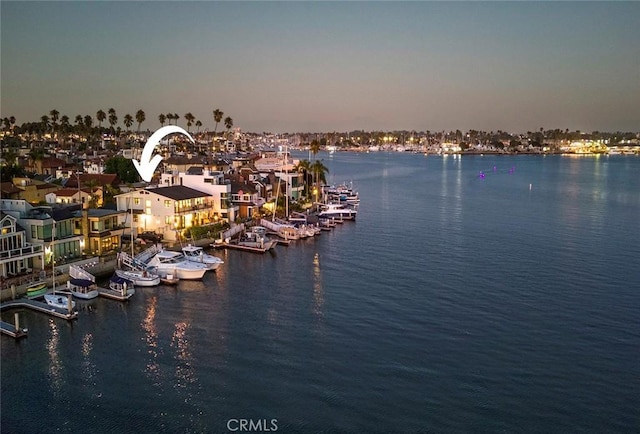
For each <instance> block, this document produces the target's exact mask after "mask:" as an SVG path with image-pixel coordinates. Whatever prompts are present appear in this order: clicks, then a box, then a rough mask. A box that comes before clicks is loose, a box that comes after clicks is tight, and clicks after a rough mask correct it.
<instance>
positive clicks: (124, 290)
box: [103, 274, 136, 300]
mask: <svg viewBox="0 0 640 434" xmlns="http://www.w3.org/2000/svg"><path fill="white" fill-rule="evenodd" d="M103 292H106V293H108V294H111V295H112V296H114V297H117V298H119V299H121V300H127V299H129V298H131V296H133V294H135V293H136V290H135V289H134V283H133V282H132V281H131V280H129V279H125V278H123V277H120V276H118V275H117V274H114V275H113V276H111V279H109V288H108V289H103Z"/></svg>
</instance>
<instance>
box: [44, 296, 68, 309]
mask: <svg viewBox="0 0 640 434" xmlns="http://www.w3.org/2000/svg"><path fill="white" fill-rule="evenodd" d="M44 301H46V302H47V304H48V305H49V306H52V307H57V308H59V309H68V308H69V300H68V299H67V297H66V296H62V295H58V294H45V295H44ZM75 307H76V302H75V301H73V300H71V309H73V308H75Z"/></svg>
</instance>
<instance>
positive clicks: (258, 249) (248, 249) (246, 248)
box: [220, 242, 273, 253]
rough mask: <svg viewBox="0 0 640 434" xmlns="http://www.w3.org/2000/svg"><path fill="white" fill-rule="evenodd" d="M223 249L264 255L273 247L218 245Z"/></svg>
mask: <svg viewBox="0 0 640 434" xmlns="http://www.w3.org/2000/svg"><path fill="white" fill-rule="evenodd" d="M220 246H221V247H224V248H225V249H234V250H244V251H245V252H253V253H266V252H268V251H269V250H272V248H273V246H270V247H251V246H242V245H239V244H234V243H226V242H225V243H222V244H221V245H220Z"/></svg>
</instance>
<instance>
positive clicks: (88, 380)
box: [82, 333, 102, 397]
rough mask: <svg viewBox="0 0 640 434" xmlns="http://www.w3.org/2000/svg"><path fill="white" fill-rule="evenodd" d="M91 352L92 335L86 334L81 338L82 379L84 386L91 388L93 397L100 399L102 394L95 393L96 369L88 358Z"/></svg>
mask: <svg viewBox="0 0 640 434" xmlns="http://www.w3.org/2000/svg"><path fill="white" fill-rule="evenodd" d="M92 350H93V334H92V333H86V334H85V335H84V336H83V337H82V378H83V380H84V382H85V386H88V387H90V388H91V390H92V394H93V397H100V396H102V394H101V393H99V392H96V391H95V387H96V378H97V374H98V369H97V367H96V364H95V363H94V362H93V361H92V360H91V357H90V356H91V351H92Z"/></svg>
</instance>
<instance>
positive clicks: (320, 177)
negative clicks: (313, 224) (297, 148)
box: [311, 160, 329, 202]
mask: <svg viewBox="0 0 640 434" xmlns="http://www.w3.org/2000/svg"><path fill="white" fill-rule="evenodd" d="M311 170H312V171H313V174H314V178H315V182H316V188H315V193H316V194H315V201H316V202H317V201H318V193H319V192H320V185H319V184H320V181H322V182H323V183H324V184H326V183H327V178H326V176H325V174H326V173H329V169H328V168H327V166H325V165H324V164H322V160H316V161H315V162H314V163H313V164H312V165H311Z"/></svg>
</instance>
